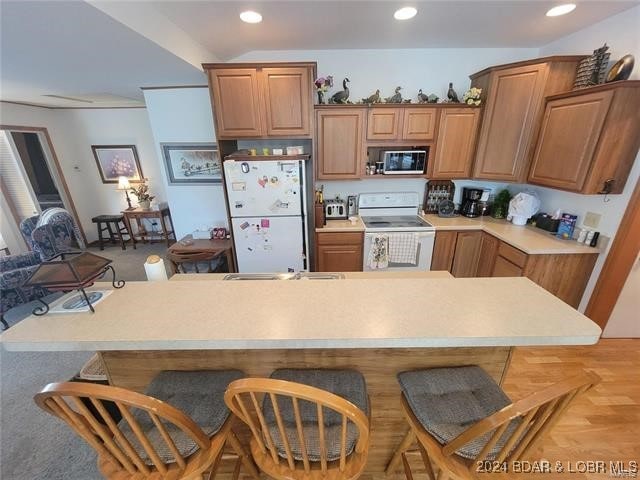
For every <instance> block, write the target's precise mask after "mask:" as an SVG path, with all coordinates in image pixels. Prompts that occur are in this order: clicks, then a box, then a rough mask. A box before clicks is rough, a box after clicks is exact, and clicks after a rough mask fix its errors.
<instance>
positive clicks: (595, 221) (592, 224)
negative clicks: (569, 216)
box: [582, 212, 602, 228]
mask: <svg viewBox="0 0 640 480" xmlns="http://www.w3.org/2000/svg"><path fill="white" fill-rule="evenodd" d="M601 218H602V215H600V214H599V213H593V212H587V214H586V215H585V216H584V221H583V222H582V224H583V225H584V226H585V227H589V228H598V225H600V219H601Z"/></svg>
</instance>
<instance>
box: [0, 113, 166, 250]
mask: <svg viewBox="0 0 640 480" xmlns="http://www.w3.org/2000/svg"><path fill="white" fill-rule="evenodd" d="M0 123H1V124H2V125H15V126H25V127H45V128H47V130H48V131H49V135H50V137H51V142H52V143H53V148H54V150H55V152H56V155H57V157H58V160H59V162H60V166H61V168H62V172H63V174H64V177H65V180H66V182H67V185H68V187H69V191H70V193H71V197H72V198H73V201H74V204H75V207H76V210H77V211H78V216H79V218H80V223H81V224H82V227H83V229H84V231H85V234H86V236H87V240H88V241H89V242H91V241H93V240H96V239H97V231H96V227H95V225H94V224H93V223H91V218H92V217H94V216H96V215H101V214H116V213H118V212H120V211H122V210H123V209H124V208H126V206H127V204H126V201H125V199H124V193H123V192H121V191H118V190H116V189H115V187H116V186H115V185H113V184H103V183H102V181H101V179H100V174H99V173H98V169H97V166H96V162H95V159H94V157H93V152H92V151H91V145H136V148H137V150H138V156H139V158H140V165H141V168H142V173H143V174H144V175H145V177H147V178H148V179H149V186H150V190H151V192H152V194H154V195H156V199H155V200H154V203H158V202H160V201H163V200H165V199H166V194H165V188H164V179H163V177H162V174H161V171H160V164H159V162H158V159H157V157H156V151H155V149H154V146H153V136H152V135H151V129H150V127H149V121H148V119H147V114H146V110H145V109H143V108H135V109H131V108H126V109H125V108H123V109H68V110H64V109H47V108H39V107H29V106H24V105H15V104H9V103H2V104H1V108H0ZM135 201H136V199H135V197H133V198H132V202H133V203H134V204H135Z"/></svg>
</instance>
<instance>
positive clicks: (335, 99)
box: [329, 78, 349, 103]
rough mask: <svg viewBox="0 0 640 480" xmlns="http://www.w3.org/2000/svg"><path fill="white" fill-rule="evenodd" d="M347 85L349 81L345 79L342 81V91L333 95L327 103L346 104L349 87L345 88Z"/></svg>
mask: <svg viewBox="0 0 640 480" xmlns="http://www.w3.org/2000/svg"><path fill="white" fill-rule="evenodd" d="M347 83H349V79H348V78H345V79H344V80H343V81H342V88H343V90H342V91H340V92H336V93H334V94H333V96H332V97H331V100H330V102H329V103H347V100H348V99H349V87H347Z"/></svg>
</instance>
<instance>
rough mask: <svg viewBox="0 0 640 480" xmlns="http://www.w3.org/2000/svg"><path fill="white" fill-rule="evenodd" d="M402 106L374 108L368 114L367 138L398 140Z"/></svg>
mask: <svg viewBox="0 0 640 480" xmlns="http://www.w3.org/2000/svg"><path fill="white" fill-rule="evenodd" d="M401 115H402V109H400V108H372V109H370V110H369V114H368V115H367V140H396V139H398V136H399V133H400V119H401Z"/></svg>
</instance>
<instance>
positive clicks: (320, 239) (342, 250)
mask: <svg viewBox="0 0 640 480" xmlns="http://www.w3.org/2000/svg"><path fill="white" fill-rule="evenodd" d="M362 247H363V234H362V233H360V232H337V233H334V232H327V233H322V232H318V233H316V271H317V272H361V271H362Z"/></svg>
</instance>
